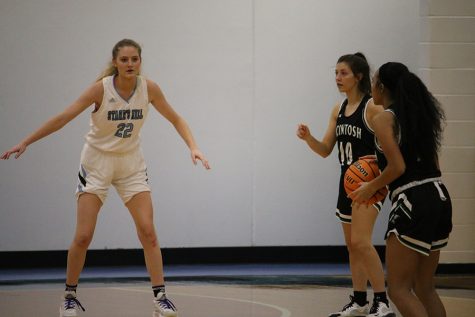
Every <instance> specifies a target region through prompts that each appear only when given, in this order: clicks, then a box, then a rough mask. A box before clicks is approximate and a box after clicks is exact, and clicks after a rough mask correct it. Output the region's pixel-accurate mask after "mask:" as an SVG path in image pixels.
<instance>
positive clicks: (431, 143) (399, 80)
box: [379, 62, 445, 162]
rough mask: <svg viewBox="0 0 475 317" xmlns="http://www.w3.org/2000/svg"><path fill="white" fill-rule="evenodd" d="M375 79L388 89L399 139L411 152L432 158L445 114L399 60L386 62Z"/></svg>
mask: <svg viewBox="0 0 475 317" xmlns="http://www.w3.org/2000/svg"><path fill="white" fill-rule="evenodd" d="M379 80H380V82H381V83H382V84H383V85H384V86H385V88H386V89H388V90H389V92H390V94H391V98H392V99H393V102H394V103H393V107H394V110H395V112H396V113H397V117H398V120H399V126H400V135H401V142H402V144H403V145H404V146H406V147H407V150H408V151H409V153H410V154H411V155H412V156H411V157H417V158H419V159H421V160H423V161H426V162H427V161H433V160H434V158H436V157H437V153H438V151H439V149H440V146H441V140H442V130H443V126H442V125H443V122H444V120H445V114H444V111H443V110H442V108H441V106H440V103H439V102H438V100H437V99H436V98H435V97H434V96H433V95H432V94H431V93H430V91H429V90H428V89H427V87H426V85H424V83H423V82H422V80H421V79H420V78H419V77H417V76H416V75H415V74H413V73H411V72H410V71H409V70H408V69H407V67H406V66H405V65H403V64H401V63H394V62H390V63H386V64H384V65H383V66H381V67H380V69H379Z"/></svg>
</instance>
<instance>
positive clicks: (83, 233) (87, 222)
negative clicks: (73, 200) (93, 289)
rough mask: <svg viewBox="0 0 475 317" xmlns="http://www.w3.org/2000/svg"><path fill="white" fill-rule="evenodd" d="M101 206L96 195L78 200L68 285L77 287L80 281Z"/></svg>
mask: <svg viewBox="0 0 475 317" xmlns="http://www.w3.org/2000/svg"><path fill="white" fill-rule="evenodd" d="M101 206H102V202H101V200H100V199H99V198H98V197H97V196H96V195H94V194H89V193H84V194H82V195H81V196H79V198H78V201H77V223H76V233H75V234H74V239H73V242H72V243H71V246H70V247H69V251H68V262H67V269H66V284H68V285H77V283H78V281H79V275H80V274H81V271H82V269H83V267H84V262H85V260H86V252H87V248H88V247H89V244H90V243H91V241H92V237H93V235H94V229H95V228H96V222H97V215H98V214H99V210H100V209H101Z"/></svg>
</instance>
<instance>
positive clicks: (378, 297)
mask: <svg viewBox="0 0 475 317" xmlns="http://www.w3.org/2000/svg"><path fill="white" fill-rule="evenodd" d="M373 301H378V302H383V303H385V304H386V305H389V302H388V297H387V296H386V292H378V293H374V298H373Z"/></svg>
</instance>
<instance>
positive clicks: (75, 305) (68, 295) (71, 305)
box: [59, 291, 86, 317]
mask: <svg viewBox="0 0 475 317" xmlns="http://www.w3.org/2000/svg"><path fill="white" fill-rule="evenodd" d="M79 308H81V309H82V311H86V310H85V309H84V307H82V305H81V303H80V302H79V301H78V299H77V298H76V292H71V291H66V292H65V293H64V298H63V303H62V304H61V306H60V307H59V317H74V316H77V315H78V309H79Z"/></svg>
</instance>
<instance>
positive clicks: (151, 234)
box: [137, 226, 158, 247]
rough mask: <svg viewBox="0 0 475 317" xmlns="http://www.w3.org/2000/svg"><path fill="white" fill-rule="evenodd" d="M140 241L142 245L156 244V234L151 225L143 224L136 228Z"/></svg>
mask: <svg viewBox="0 0 475 317" xmlns="http://www.w3.org/2000/svg"><path fill="white" fill-rule="evenodd" d="M137 233H138V236H139V239H140V242H142V245H144V246H145V245H147V246H152V247H155V246H157V245H158V239H157V234H156V233H155V228H154V227H153V226H144V227H141V228H138V230H137Z"/></svg>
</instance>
